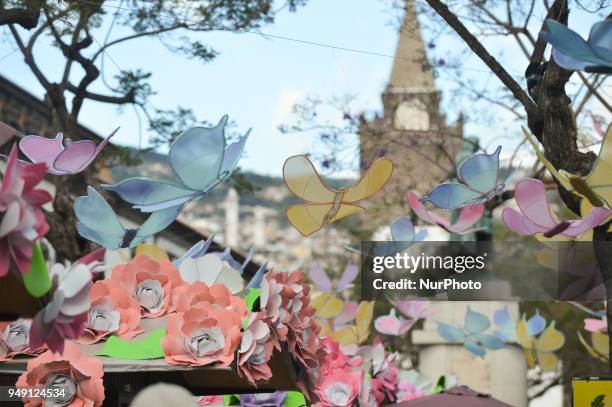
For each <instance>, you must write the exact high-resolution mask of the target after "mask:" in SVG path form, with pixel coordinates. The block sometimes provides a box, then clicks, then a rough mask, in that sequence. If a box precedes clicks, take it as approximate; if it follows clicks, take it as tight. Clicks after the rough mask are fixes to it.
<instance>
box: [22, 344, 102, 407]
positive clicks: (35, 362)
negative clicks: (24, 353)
mask: <svg viewBox="0 0 612 407" xmlns="http://www.w3.org/2000/svg"><path fill="white" fill-rule="evenodd" d="M103 374H104V371H103V368H102V361H101V360H100V359H99V358H96V357H85V356H81V353H80V351H79V347H78V346H77V345H76V344H74V343H70V342H69V343H67V344H66V349H65V351H64V354H63V355H61V356H60V355H58V354H54V353H52V352H50V351H49V352H45V353H43V354H42V355H40V356H38V357H37V358H36V359H32V360H30V361H29V362H28V369H27V372H25V373H23V374H22V375H21V376H19V379H17V384H16V385H15V386H16V387H18V388H19V387H45V388H60V389H62V390H63V395H59V397H56V398H52V399H50V398H47V399H42V398H35V399H28V398H24V399H23V401H24V404H25V406H26V407H38V406H40V407H43V406H45V407H46V406H68V407H85V406H91V407H97V406H101V405H102V402H103V401H104V384H103V382H102V376H103Z"/></svg>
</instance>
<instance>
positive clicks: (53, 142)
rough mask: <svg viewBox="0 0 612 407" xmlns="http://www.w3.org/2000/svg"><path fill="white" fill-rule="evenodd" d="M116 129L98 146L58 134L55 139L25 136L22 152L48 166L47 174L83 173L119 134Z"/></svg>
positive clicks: (87, 141)
mask: <svg viewBox="0 0 612 407" xmlns="http://www.w3.org/2000/svg"><path fill="white" fill-rule="evenodd" d="M117 130H119V128H116V129H115V130H114V131H113V132H112V133H111V134H110V135H109V136H108V137H106V138H105V139H104V140H103V141H102V142H101V143H100V144H98V145H97V146H96V144H95V143H94V142H93V141H90V140H80V141H72V140H70V139H66V140H65V141H64V135H63V134H62V133H57V136H56V137H55V138H54V139H49V138H46V137H41V136H25V137H24V138H22V139H21V141H20V142H19V148H20V149H21V152H22V153H23V154H24V155H25V156H26V157H28V159H29V160H30V161H32V162H33V163H45V164H47V172H49V173H51V174H55V175H72V174H77V173H79V172H81V171H83V170H84V169H85V168H87V166H89V164H91V163H92V162H93V160H94V159H95V158H96V157H97V156H98V154H100V152H101V151H102V149H103V148H104V147H105V146H106V145H107V144H108V142H109V141H110V139H111V138H112V137H113V136H114V135H115V133H117Z"/></svg>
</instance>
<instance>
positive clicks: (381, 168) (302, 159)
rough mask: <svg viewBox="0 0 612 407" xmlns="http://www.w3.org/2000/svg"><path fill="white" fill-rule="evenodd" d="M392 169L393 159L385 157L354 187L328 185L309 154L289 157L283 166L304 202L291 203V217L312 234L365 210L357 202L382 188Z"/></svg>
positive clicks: (305, 232) (297, 226)
mask: <svg viewBox="0 0 612 407" xmlns="http://www.w3.org/2000/svg"><path fill="white" fill-rule="evenodd" d="M392 172H393V163H392V162H391V160H389V159H388V158H386V157H382V158H379V159H377V160H376V161H374V163H373V164H372V166H371V167H370V168H368V169H367V170H366V171H365V172H364V173H363V174H362V176H361V178H360V179H359V181H357V183H356V184H355V185H353V186H352V187H349V188H342V189H332V188H330V187H328V186H327V185H325V183H324V182H323V180H322V179H321V177H320V176H319V174H318V173H317V171H316V169H315V167H314V165H313V164H312V162H311V161H310V160H309V159H308V157H306V156H305V155H296V156H293V157H289V158H288V159H287V161H285V164H284V166H283V177H284V179H285V183H286V184H287V187H288V188H289V190H290V191H291V192H293V194H295V195H296V196H297V197H299V198H300V199H302V200H303V201H304V203H303V204H298V205H293V206H290V207H289V208H288V209H287V211H286V215H287V219H288V220H289V222H290V223H291V225H292V226H293V227H294V228H295V229H296V230H297V231H298V232H300V233H301V234H302V235H303V236H310V235H312V234H313V233H315V232H316V231H318V230H320V229H321V228H322V227H323V226H325V225H327V224H330V223H333V222H335V221H337V220H339V219H342V218H344V217H347V216H350V215H354V214H356V213H359V212H361V211H363V210H364V208H363V207H361V206H359V205H357V204H356V203H357V202H359V201H361V200H363V199H366V198H367V197H369V196H371V195H373V194H375V193H376V192H378V191H379V190H380V189H381V188H382V187H383V186H384V185H385V184H386V183H387V181H388V180H389V178H390V177H391V173H392Z"/></svg>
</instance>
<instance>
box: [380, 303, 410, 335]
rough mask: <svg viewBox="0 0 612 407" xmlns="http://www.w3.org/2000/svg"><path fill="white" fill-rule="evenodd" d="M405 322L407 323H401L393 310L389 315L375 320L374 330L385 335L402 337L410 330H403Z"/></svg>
mask: <svg viewBox="0 0 612 407" xmlns="http://www.w3.org/2000/svg"><path fill="white" fill-rule="evenodd" d="M403 322H406V321H401V320H400V319H399V318H398V317H397V316H396V315H395V310H394V309H391V312H390V313H389V315H383V316H380V317H378V318H376V319H375V320H374V328H375V329H376V331H378V333H381V334H383V335H392V336H401V335H403V334H405V333H406V332H407V331H408V329H410V328H407V329H406V330H403V328H404V326H403Z"/></svg>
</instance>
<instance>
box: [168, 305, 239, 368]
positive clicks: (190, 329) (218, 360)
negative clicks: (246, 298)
mask: <svg viewBox="0 0 612 407" xmlns="http://www.w3.org/2000/svg"><path fill="white" fill-rule="evenodd" d="M241 326H242V320H241V317H240V316H239V314H238V313H236V312H234V311H231V310H227V309H224V308H220V307H218V306H216V305H213V304H209V303H207V302H201V303H198V304H196V305H194V306H192V307H191V309H190V310H189V311H187V312H179V313H176V314H170V316H169V317H168V327H167V335H166V336H165V337H164V338H162V340H161V344H162V347H163V348H164V353H165V354H166V361H167V362H168V363H170V364H178V365H191V366H202V365H210V364H218V365H221V366H229V365H230V363H232V361H233V360H234V352H235V351H236V349H237V348H238V345H239V344H240V328H241Z"/></svg>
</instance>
